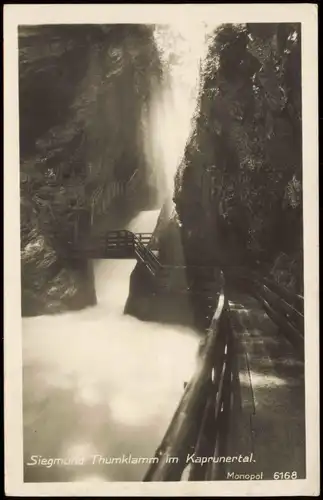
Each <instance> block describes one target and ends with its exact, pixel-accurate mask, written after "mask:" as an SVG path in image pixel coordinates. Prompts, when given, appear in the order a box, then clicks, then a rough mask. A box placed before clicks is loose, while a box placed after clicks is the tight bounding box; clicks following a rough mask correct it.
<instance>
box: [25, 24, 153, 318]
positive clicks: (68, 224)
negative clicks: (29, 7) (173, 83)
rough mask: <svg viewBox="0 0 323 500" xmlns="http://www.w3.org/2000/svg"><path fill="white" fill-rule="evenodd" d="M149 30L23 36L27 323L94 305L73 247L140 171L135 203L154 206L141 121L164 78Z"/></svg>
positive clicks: (69, 28) (87, 272)
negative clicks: (29, 318) (33, 317)
mask: <svg viewBox="0 0 323 500" xmlns="http://www.w3.org/2000/svg"><path fill="white" fill-rule="evenodd" d="M152 29H153V28H152V27H147V26H145V25H122V24H121V25H105V26H100V25H75V26H73V25H52V26H51V25H49V26H28V27H27V26H21V27H20V29H19V107H20V158H21V166H20V168H21V172H20V176H21V177H20V178H21V256H22V260H21V266H22V313H23V315H34V314H43V313H51V312H59V311H62V310H65V309H75V308H76V309H78V308H81V307H84V306H86V305H89V304H93V303H95V290H94V286H93V277H92V271H91V269H90V268H89V266H88V264H87V263H86V262H85V261H78V262H77V261H75V260H73V259H72V258H70V253H69V252H70V248H71V246H73V245H75V244H77V242H78V241H79V240H80V239H82V238H83V239H84V238H86V237H87V235H88V234H89V232H90V231H91V230H92V229H93V226H94V227H95V225H96V224H97V221H98V220H99V219H100V217H101V219H102V215H103V216H104V215H105V214H108V213H109V211H110V210H111V207H112V206H113V205H114V204H115V203H116V200H117V199H118V198H120V196H121V195H122V194H124V191H125V189H126V186H127V182H128V181H129V179H131V178H132V176H133V175H134V174H135V172H137V174H138V172H139V182H138V183H137V184H138V185H137V186H135V188H134V190H135V193H134V194H135V196H137V197H138V198H139V199H141V200H142V199H143V198H145V199H147V203H154V198H155V197H156V192H157V186H156V185H154V179H151V177H152V175H151V172H150V170H149V169H150V167H149V165H147V161H146V156H145V133H146V131H145V130H144V123H143V120H142V116H143V111H144V110H145V109H147V107H148V108H149V103H150V99H151V95H152V92H153V91H155V88H156V87H158V82H159V80H160V76H161V65H160V61H159V57H158V53H157V50H156V46H155V43H154V39H153V34H152V33H153V31H152ZM137 177H138V175H137ZM136 189H138V190H139V192H138V193H136ZM155 191H156V192H155Z"/></svg>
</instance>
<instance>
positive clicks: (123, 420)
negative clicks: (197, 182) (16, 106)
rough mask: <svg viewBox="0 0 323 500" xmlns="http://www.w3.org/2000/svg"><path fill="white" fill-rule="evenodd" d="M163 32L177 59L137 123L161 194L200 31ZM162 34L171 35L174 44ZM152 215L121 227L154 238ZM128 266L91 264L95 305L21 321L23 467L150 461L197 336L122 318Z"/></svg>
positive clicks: (36, 470) (186, 126) (60, 473)
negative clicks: (41, 460) (99, 459)
mask: <svg viewBox="0 0 323 500" xmlns="http://www.w3.org/2000/svg"><path fill="white" fill-rule="evenodd" d="M172 29H173V28H171V27H164V28H162V27H161V28H160V29H159V31H158V30H157V31H156V40H157V43H158V44H159V46H160V47H164V49H165V47H166V45H165V44H166V43H167V40H168V41H169V43H170V50H168V52H167V50H165V51H164V57H166V58H168V62H171V60H172V61H173V62H174V61H175V62H176V57H177V62H178V64H175V62H174V64H170V65H168V66H167V68H168V70H169V73H168V77H167V78H166V80H165V84H164V86H163V87H162V88H161V89H159V90H158V92H157V93H156V96H155V97H154V101H153V104H152V107H151V109H150V110H148V111H149V112H148V115H146V119H147V120H148V122H147V123H148V130H149V134H148V135H147V144H146V153H147V155H148V157H149V164H150V168H151V171H152V172H153V173H154V175H155V174H156V172H163V173H164V174H165V176H166V179H167V189H168V190H169V191H170V190H171V189H172V185H173V178H174V174H175V171H176V167H177V165H178V162H179V161H180V158H181V155H182V154H183V152H184V147H185V142H186V140H187V138H188V135H189V133H190V126H191V125H190V123H191V122H190V120H191V117H192V115H193V112H194V107H195V103H196V96H197V92H198V74H199V73H198V71H199V64H200V57H202V56H203V53H204V52H203V51H204V48H205V47H204V32H203V31H201V32H200V33H199V35H197V31H196V32H195V33H193V34H194V36H192V33H191V32H186V35H185V36H186V38H185V36H184V35H183V32H182V33H180V32H179V31H178V29H174V30H173V31H172ZM184 31H185V30H184ZM167 34H168V35H169V34H173V35H174V37H173V38H174V40H173V42H172V40H171V39H169V38H167V36H168V35H167ZM184 34H185V33H184ZM190 37H191V38H190ZM163 44H164V45H163ZM166 49H167V47H166ZM164 62H165V61H164ZM165 64H166V62H165ZM169 66H170V67H169ZM184 70H186V72H185V71H184ZM156 175H157V174H156ZM161 191H163V192H162V193H161V194H162V196H161V201H162V197H163V196H165V192H164V190H161ZM158 213H159V211H158V210H157V211H149V212H142V213H140V214H139V215H138V216H136V217H134V219H133V220H132V221H131V223H130V224H129V226H128V229H129V230H132V231H144V232H148V231H153V229H154V227H155V224H156V221H157V217H158ZM135 263H136V262H135V260H99V261H95V262H93V266H94V273H95V286H96V293H97V299H98V304H97V305H96V306H94V307H90V308H87V309H85V310H82V311H78V312H71V313H64V314H59V315H56V316H40V317H34V318H23V320H22V334H23V365H24V379H23V392H24V407H23V412H24V414H23V417H24V456H25V463H26V462H28V461H30V457H31V456H32V455H38V456H42V457H45V458H49V457H62V458H65V457H74V458H75V457H85V458H89V457H91V456H92V455H93V454H101V455H102V456H104V457H118V456H122V454H123V453H124V454H129V453H131V454H132V455H133V456H136V457H153V456H154V453H155V450H156V448H157V447H158V445H159V444H160V441H161V439H162V437H163V435H164V433H165V431H166V429H167V427H168V425H169V423H170V420H171V418H172V416H173V413H174V411H175V409H176V406H177V404H178V402H179V400H180V398H181V396H182V394H183V388H184V382H186V381H188V380H189V379H190V377H191V376H192V375H193V372H194V367H195V359H196V352H197V347H198V342H199V340H200V337H199V335H198V333H197V332H195V331H194V330H192V329H191V328H187V327H181V326H178V325H169V324H165V325H163V324H158V323H151V322H150V323H149V322H142V321H139V320H138V319H136V318H133V317H130V316H126V315H123V308H124V305H125V303H126V300H127V297H128V293H129V278H130V274H131V272H132V270H133V268H134V266H135ZM146 468H147V465H131V464H130V465H105V466H103V467H99V466H95V465H91V464H90V463H89V464H88V465H84V466H65V467H58V466H56V467H55V466H53V467H51V468H47V467H42V466H26V465H25V481H75V480H82V481H90V480H93V481H127V480H141V479H142V477H143V475H144V473H145V470H146Z"/></svg>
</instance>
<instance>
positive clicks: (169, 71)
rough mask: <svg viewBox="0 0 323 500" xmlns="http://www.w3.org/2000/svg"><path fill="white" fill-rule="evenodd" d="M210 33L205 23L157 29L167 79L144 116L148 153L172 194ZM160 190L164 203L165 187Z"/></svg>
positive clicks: (156, 174) (155, 94)
mask: <svg viewBox="0 0 323 500" xmlns="http://www.w3.org/2000/svg"><path fill="white" fill-rule="evenodd" d="M210 29H211V28H210V27H209V26H208V25H207V24H206V23H205V22H204V23H202V22H197V23H194V24H192V23H189V24H187V23H183V22H175V23H173V24H168V25H160V26H156V28H155V33H154V35H155V41H156V45H157V47H158V49H159V52H160V55H161V60H162V63H163V68H164V76H163V80H162V82H161V84H160V85H159V86H156V90H155V92H154V95H153V99H152V102H151V104H150V107H149V109H148V110H145V113H144V116H143V120H144V122H145V125H146V127H145V128H146V130H147V134H146V142H145V150H146V156H147V159H148V163H149V165H150V169H151V171H152V172H154V173H155V177H156V178H157V183H158V174H159V173H163V175H164V176H165V177H166V189H167V190H168V192H171V191H172V189H173V183H174V175H175V172H176V169H177V166H178V165H179V163H180V161H181V158H182V156H183V153H184V150H185V144H186V142H187V140H188V138H189V136H190V132H191V127H192V118H193V115H194V112H195V108H196V104H197V97H198V92H199V84H200V68H201V64H202V61H203V58H204V56H205V55H206V49H207V34H208V33H209V31H210ZM160 188H161V192H160V200H161V201H162V200H163V198H164V197H165V189H164V185H163V184H162V183H160Z"/></svg>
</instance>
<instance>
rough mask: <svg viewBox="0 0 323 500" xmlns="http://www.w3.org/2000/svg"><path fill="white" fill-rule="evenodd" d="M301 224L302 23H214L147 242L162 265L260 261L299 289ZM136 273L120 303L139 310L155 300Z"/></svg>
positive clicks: (259, 265) (259, 264)
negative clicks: (170, 181)
mask: <svg viewBox="0 0 323 500" xmlns="http://www.w3.org/2000/svg"><path fill="white" fill-rule="evenodd" d="M302 222H303V220H302V120H301V33H300V26H299V25H297V24H296V25H295V24H284V23H281V24H251V25H237V24H228V25H221V26H220V27H219V28H218V29H217V30H216V31H214V33H212V34H211V36H210V38H209V49H208V53H207V57H206V60H205V61H204V64H203V65H202V74H201V87H200V94H199V98H198V109H197V112H196V116H195V119H194V126H193V131H192V134H191V136H190V137H189V138H188V141H187V144H186V148H185V152H184V157H183V161H182V162H181V164H180V165H179V167H178V170H177V174H176V178H175V191H174V194H173V204H172V202H171V201H168V202H167V204H165V206H164V209H163V210H162V212H161V215H160V219H159V222H158V224H157V227H156V230H155V233H154V236H153V241H152V244H153V246H154V248H155V249H158V250H159V258H160V260H161V262H162V263H165V264H177V265H189V266H205V265H211V266H218V267H220V268H225V266H232V265H233V266H235V265H243V266H247V267H248V266H249V267H255V266H257V268H258V269H260V270H261V271H262V272H264V273H265V274H271V275H272V276H273V277H274V278H275V279H276V280H277V282H279V283H281V284H283V285H285V286H287V287H288V288H290V289H291V290H292V291H294V292H297V293H302V291H303V245H302ZM139 274H140V273H139V271H138V270H135V271H134V273H133V276H132V284H131V290H132V294H131V295H130V297H129V300H128V304H127V307H126V311H131V312H132V313H133V314H137V315H139V316H140V317H142V318H144V317H145V314H146V313H145V312H143V310H142V309H141V308H140V304H144V305H145V308H146V310H147V311H149V314H150V316H151V313H152V308H150V307H149V300H148V299H147V297H149V293H150V292H149V289H147V290H146V291H143V289H142V287H141V286H140V283H139V281H140V280H141V278H140V279H139ZM141 283H142V281H141ZM147 301H148V304H147ZM152 301H153V302H156V299H155V298H154V299H152ZM171 302H172V299H170V301H169V303H168V305H166V304H165V303H164V302H163V301H162V300H161V301H160V306H159V309H160V311H159V313H158V314H157V313H156V316H155V317H156V318H160V316H163V318H164V320H165V318H166V317H167V316H168V310H171V309H172V303H171ZM136 304H138V307H137V309H136ZM162 309H164V312H162ZM186 314H187V313H186V312H185V313H184V316H185V315H186ZM178 316H179V317H180V316H181V311H180V307H179V308H178ZM184 319H186V318H184Z"/></svg>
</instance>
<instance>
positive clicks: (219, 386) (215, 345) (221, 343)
mask: <svg viewBox="0 0 323 500" xmlns="http://www.w3.org/2000/svg"><path fill="white" fill-rule="evenodd" d="M215 308H216V310H215V313H214V315H213V318H212V321H211V325H210V327H209V329H208V330H207V333H206V335H205V337H204V339H203V341H202V344H201V346H200V349H199V354H198V358H197V364H196V371H195V373H194V375H193V377H192V379H191V380H190V382H189V383H188V384H187V386H186V388H185V391H184V394H183V396H182V399H181V401H180V403H179V405H178V407H177V410H176V412H175V414H174V417H173V419H172V421H171V423H170V426H169V428H168V430H167V431H166V434H165V436H164V439H163V440H162V442H161V444H160V446H159V447H158V449H157V451H156V454H155V458H156V459H157V460H156V461H155V462H154V463H153V464H152V465H151V466H150V468H149V469H148V471H147V473H146V476H145V477H144V481H180V480H181V479H182V478H183V476H185V475H188V480H197V479H198V478H201V475H202V476H203V477H204V478H207V477H208V478H215V476H216V474H217V471H216V467H215V466H214V465H215V464H214V463H212V466H210V462H209V463H206V464H204V465H201V464H200V463H199V464H198V465H196V464H192V463H190V462H188V460H189V456H192V454H193V453H195V454H196V456H206V454H207V455H208V456H210V457H213V456H215V454H216V450H217V446H218V443H219V439H220V432H219V431H220V430H221V414H222V412H223V401H224V393H225V391H226V390H227V387H226V381H227V380H228V377H229V371H230V357H231V354H232V351H231V332H230V329H229V328H228V321H227V314H228V303H227V300H226V296H225V292H224V287H222V289H221V292H220V294H219V295H218V300H217V305H216V304H215ZM210 420H211V423H212V425H211V426H210ZM186 479H187V478H186Z"/></svg>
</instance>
